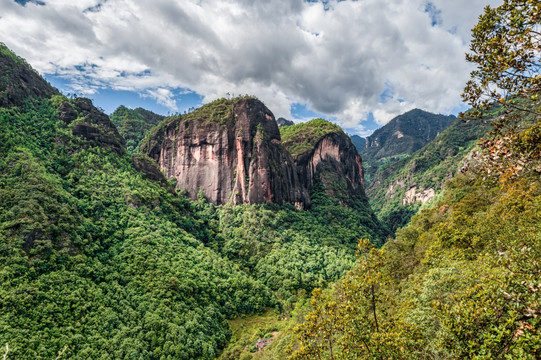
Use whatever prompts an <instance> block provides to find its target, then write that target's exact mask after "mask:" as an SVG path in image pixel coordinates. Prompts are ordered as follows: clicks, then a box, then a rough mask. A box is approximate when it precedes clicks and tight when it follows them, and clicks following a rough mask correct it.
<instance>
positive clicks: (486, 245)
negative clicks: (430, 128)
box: [0, 0, 541, 360]
mask: <svg viewBox="0 0 541 360" xmlns="http://www.w3.org/2000/svg"><path fill="white" fill-rule="evenodd" d="M540 14H541V5H540V4H539V2H537V1H530V0H523V1H520V0H514V1H512V0H505V1H504V4H503V5H501V6H500V7H497V8H489V7H487V9H486V10H485V14H484V15H483V16H481V17H480V19H479V23H478V24H477V25H476V27H475V28H474V29H473V33H472V34H473V40H472V44H471V50H470V52H469V53H468V54H467V59H468V60H469V61H470V62H472V63H473V64H475V65H476V66H477V70H476V71H474V72H473V73H472V78H471V81H470V82H468V84H466V85H465V86H466V87H465V90H464V94H463V97H464V100H465V101H466V102H467V103H468V104H469V105H470V106H471V109H470V110H469V111H467V112H466V113H465V114H462V116H461V118H460V119H457V120H456V121H455V122H454V123H453V124H452V125H451V126H450V127H449V128H447V130H445V131H444V132H442V133H441V134H440V135H438V137H436V138H435V139H434V140H433V141H432V142H430V143H429V144H428V145H426V146H425V147H423V148H422V149H420V150H419V151H417V152H415V153H414V154H412V155H411V156H410V155H408V157H403V158H402V159H399V160H398V161H395V162H392V163H383V164H382V165H381V166H380V167H379V168H378V170H377V172H375V177H380V179H381V180H382V181H381V184H380V186H381V187H380V188H377V189H376V188H374V189H372V190H371V191H369V192H368V196H369V200H370V204H369V203H368V200H367V199H366V198H354V199H349V200H348V201H344V199H343V198H340V197H339V196H337V197H333V196H330V195H329V192H328V191H326V189H325V186H324V185H325V184H323V182H322V181H320V179H319V180H318V179H316V183H315V185H314V187H313V189H311V194H310V198H311V205H310V208H309V209H308V210H300V209H298V208H296V207H295V206H294V205H293V204H274V203H271V202H268V203H264V204H242V205H235V206H234V205H232V204H225V205H214V204H212V203H211V202H209V201H208V200H207V199H206V198H205V195H204V194H203V193H202V192H200V194H199V196H198V197H197V199H195V200H194V199H190V198H188V197H187V196H186V194H185V192H183V191H182V190H181V189H179V188H178V187H176V185H177V184H176V182H175V180H174V179H167V180H163V181H162V180H161V179H160V178H159V176H158V177H153V176H149V173H150V172H149V171H141V170H140V167H139V165H138V164H141V163H144V164H147V165H145V166H147V167H149V168H152V169H154V170H155V171H157V173H158V174H159V168H158V167H157V165H155V163H154V160H153V159H151V158H149V157H148V156H147V155H146V154H144V153H140V152H139V151H140V149H141V147H142V146H141V144H144V143H145V141H148V137H147V136H148V135H149V134H152V133H153V132H154V133H155V132H158V131H160V126H163V125H164V124H165V125H167V124H169V123H170V122H172V121H174V120H175V119H178V117H180V118H181V119H182V118H183V117H184V119H185V120H186V121H189V120H190V119H192V118H193V117H194V116H196V115H197V116H199V114H201V113H205V114H210V115H209V118H210V119H211V120H212V121H221V120H220V119H223V118H228V119H229V118H230V117H231V114H230V113H229V112H230V111H231V108H230V106H229V105H230V103H231V101H230V100H227V99H219V100H217V101H216V102H214V103H210V104H207V105H205V106H204V107H202V108H201V109H198V110H195V112H194V113H195V115H194V113H191V114H190V113H188V114H185V115H176V116H175V117H171V118H165V117H162V116H160V115H157V114H154V113H152V112H150V111H147V110H144V109H142V108H137V109H135V110H132V109H129V108H127V107H119V108H118V109H117V110H116V111H115V112H114V113H113V114H112V115H111V117H110V119H109V117H108V116H106V115H105V114H104V113H103V112H102V111H100V110H99V109H98V108H96V107H95V106H94V105H92V103H91V102H90V100H88V99H85V98H79V97H77V96H73V97H66V96H64V95H61V94H60V93H58V91H57V90H56V89H54V88H53V87H52V86H51V85H49V84H48V83H47V82H46V81H45V80H43V79H42V78H41V77H39V75H38V74H37V73H36V72H35V71H34V70H32V69H31V68H30V66H29V65H28V64H27V63H26V62H25V60H23V59H22V58H20V57H18V56H17V55H15V54H14V53H13V52H11V51H10V50H9V49H8V48H7V47H6V46H4V45H1V44H0V75H1V76H2V78H1V79H0V129H1V131H0V155H1V156H0V356H3V359H4V360H7V359H156V360H162V359H163V360H165V359H186V360H189V359H222V360H233V359H243V360H249V359H253V360H257V359H291V360H296V359H333V360H338V359H442V360H443V359H479V360H480V359H539V358H540V357H541V355H540V353H541V97H539V95H540V93H541V76H540V75H539V67H540V61H539V54H540V47H539V40H540V35H539V32H538V30H539V24H540V23H541V15H540ZM517 44H520V46H517ZM532 74H533V75H532ZM23 75H24V76H23ZM21 79H24V81H23V80H21ZM489 85H490V86H489ZM494 88H497V89H499V91H495V90H493V89H494ZM220 124H221V125H223V126H227V122H223V121H221V122H220ZM280 132H281V137H282V146H283V147H284V148H286V149H288V151H289V152H290V153H291V155H293V157H295V156H297V157H298V156H299V155H302V154H303V153H305V152H306V151H309V150H310V149H311V148H313V147H314V145H315V144H314V143H315V142H317V141H319V139H320V138H321V137H322V136H323V135H326V134H330V133H340V134H344V132H343V130H342V129H341V128H340V127H339V126H338V125H335V124H332V123H330V122H328V121H325V120H323V119H315V120H312V121H311V122H307V123H305V124H301V125H292V126H287V127H283V128H281V129H280ZM145 137H146V140H145ZM479 137H482V138H481V139H479ZM143 147H144V146H143ZM465 165H467V166H465ZM459 166H462V167H463V169H462V170H463V171H454V170H453V171H452V176H449V169H456V168H458V167H459ZM402 178H409V179H410V180H411V181H415V182H416V184H418V185H422V186H424V187H429V186H431V187H437V189H438V193H437V196H436V197H435V198H434V199H433V200H432V201H431V202H429V203H427V204H425V205H423V206H419V204H413V205H411V206H401V204H400V202H399V199H400V197H401V196H403V193H400V196H397V197H396V198H393V199H390V198H386V197H385V189H386V187H388V186H389V185H390V184H391V183H393V182H394V181H397V180H398V179H402ZM341 196H342V197H343V196H345V195H344V194H341ZM363 196H364V195H363ZM261 340H266V341H267V343H265V346H263V348H262V349H259V348H258V343H259V342H260V341H261Z"/></svg>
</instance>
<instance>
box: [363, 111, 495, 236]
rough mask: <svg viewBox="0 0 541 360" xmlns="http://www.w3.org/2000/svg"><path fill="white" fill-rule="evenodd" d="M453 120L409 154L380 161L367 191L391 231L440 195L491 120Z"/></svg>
mask: <svg viewBox="0 0 541 360" xmlns="http://www.w3.org/2000/svg"><path fill="white" fill-rule="evenodd" d="M495 116H497V111H496V112H495V114H494V115H492V116H489V117H485V118H484V119H483V120H482V121H475V120H473V119H467V120H462V119H455V120H454V122H453V123H452V124H451V125H450V126H449V127H448V128H447V129H445V130H444V131H443V132H442V133H441V134H439V135H438V136H436V138H435V139H434V140H433V141H431V142H430V143H428V145H426V146H424V147H423V148H421V149H420V150H418V151H417V152H415V153H414V154H412V155H409V156H408V155H407V154H404V156H403V157H402V159H400V160H397V161H394V162H388V163H384V164H381V165H380V166H379V168H378V169H377V171H376V172H375V174H374V175H373V179H372V182H371V183H370V185H369V186H368V187H367V189H366V192H367V194H368V197H369V199H370V203H371V206H372V208H373V209H374V211H375V212H376V214H378V217H379V218H380V219H381V221H382V222H383V223H384V224H386V225H387V226H388V227H389V229H390V230H391V231H392V232H394V231H396V229H398V228H400V227H402V226H404V225H406V224H407V223H408V222H409V220H410V218H411V216H413V215H414V214H415V213H416V212H417V211H418V210H419V208H420V207H421V206H422V205H423V204H425V203H427V202H430V201H431V200H432V199H434V198H435V197H436V196H437V195H438V194H440V192H441V190H442V188H443V185H444V183H445V181H447V180H449V179H451V178H452V177H453V176H454V175H456V174H457V173H459V172H460V169H462V170H465V169H466V168H467V167H468V164H469V162H471V161H472V157H471V156H472V154H471V153H472V151H473V150H474V149H475V146H476V144H477V142H478V139H479V138H480V137H482V136H484V135H486V134H487V133H488V132H489V131H490V130H491V129H492V126H491V120H492V119H493V118H494V117H495Z"/></svg>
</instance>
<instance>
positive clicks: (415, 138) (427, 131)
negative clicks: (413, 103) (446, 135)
mask: <svg viewBox="0 0 541 360" xmlns="http://www.w3.org/2000/svg"><path fill="white" fill-rule="evenodd" d="M453 120H455V117H454V116H452V115H449V116H444V115H436V114H431V113H429V112H426V111H423V110H419V109H414V110H410V111H408V112H406V113H404V114H402V115H399V116H397V117H395V118H394V119H392V120H391V121H389V122H388V123H387V124H386V125H385V126H383V127H381V128H379V129H377V130H376V131H374V133H373V134H372V135H370V136H368V137H367V138H366V148H365V149H364V150H363V155H364V156H365V157H366V158H370V159H373V160H379V159H382V158H385V157H390V156H396V155H402V154H412V153H414V152H415V151H417V150H419V149H420V148H422V147H423V146H425V145H426V144H428V143H429V142H430V141H431V140H432V139H434V138H435V137H436V136H437V135H438V134H439V133H441V132H442V131H443V130H444V129H445V128H446V127H447V126H449V125H450V124H451V122H453Z"/></svg>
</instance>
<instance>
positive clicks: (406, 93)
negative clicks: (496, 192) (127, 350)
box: [0, 0, 498, 130]
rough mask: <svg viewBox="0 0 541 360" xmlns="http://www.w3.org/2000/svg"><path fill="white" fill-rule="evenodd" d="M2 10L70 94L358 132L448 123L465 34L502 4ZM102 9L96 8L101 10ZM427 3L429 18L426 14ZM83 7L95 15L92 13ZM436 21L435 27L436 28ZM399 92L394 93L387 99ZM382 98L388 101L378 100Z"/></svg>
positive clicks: (133, 4) (2, 35)
mask: <svg viewBox="0 0 541 360" xmlns="http://www.w3.org/2000/svg"><path fill="white" fill-rule="evenodd" d="M45 3H46V5H45V6H38V5H36V4H33V3H27V4H26V6H24V7H23V6H20V5H18V4H15V2H13V1H10V0H0V6H1V8H2V17H1V18H0V39H2V41H4V42H5V43H6V44H7V45H8V46H9V47H10V48H11V49H12V50H14V51H15V52H16V53H18V54H19V55H21V56H23V57H24V58H26V59H27V60H28V62H29V63H31V64H32V65H33V66H34V67H35V68H37V70H38V71H40V72H42V73H59V74H62V75H64V76H66V77H68V78H72V79H73V80H72V81H73V84H74V85H73V87H74V89H77V88H79V89H83V90H84V89H86V91H87V92H88V91H96V90H97V89H99V88H100V87H112V88H114V89H124V90H135V91H138V92H140V93H141V94H146V95H147V96H152V97H154V98H156V99H157V100H158V101H160V103H162V104H164V105H165V106H167V107H169V108H171V109H175V108H176V104H174V101H173V97H172V93H171V91H170V90H169V89H173V88H177V87H182V88H189V89H191V90H193V91H195V92H197V93H198V94H201V95H202V96H203V97H204V101H210V100H212V99H214V98H217V97H221V96H224V95H225V94H226V93H227V92H229V93H235V94H245V93H247V94H254V95H256V96H258V97H259V98H260V99H262V100H263V101H264V102H265V103H266V105H267V106H268V107H269V108H270V109H271V110H272V111H273V112H274V113H275V115H276V116H277V117H278V116H284V117H288V118H291V114H290V106H291V104H293V103H303V104H307V105H308V107H309V108H311V109H312V110H314V111H316V112H319V113H324V114H326V115H328V116H333V117H335V118H336V119H337V120H338V121H339V122H340V123H341V125H343V126H344V127H347V128H350V129H355V128H357V129H359V130H362V129H363V126H362V123H360V122H361V120H363V119H366V118H367V115H368V113H369V112H372V113H373V114H374V117H375V119H376V121H377V122H378V123H380V124H384V123H386V122H387V121H388V120H390V119H391V118H392V117H393V116H396V115H398V114H400V113H402V112H404V111H406V110H409V109H411V108H414V107H419V108H422V109H425V110H429V111H433V112H442V113H449V112H450V111H452V110H453V109H455V108H457V106H459V104H460V101H461V100H460V93H461V91H462V88H463V86H464V83H465V81H466V80H467V78H468V76H469V72H470V70H471V66H470V65H468V64H467V63H466V62H465V60H464V53H465V52H466V51H467V49H468V41H469V36H470V35H469V31H470V28H471V27H472V26H473V25H474V24H475V23H476V21H477V17H478V15H479V14H480V13H481V12H482V9H483V7H484V6H486V5H487V4H491V5H497V4H498V2H497V1H495V0H468V1H466V0H454V1H445V0H432V1H430V2H428V1H426V0H363V1H340V2H338V1H336V0H329V1H328V2H326V5H325V6H324V5H322V4H321V3H313V2H304V1H301V0H292V1H287V2H284V1H278V0H267V1H255V0H237V1H233V0H225V1H224V0H193V1H189V0H178V1H169V0H138V1H135V0H109V1H98V0H79V1H76V2H75V1H71V0H48V1H46V2H45ZM100 4H101V5H100ZM427 4H431V5H429V8H430V11H429V12H426V11H425V9H427ZM88 9H91V11H89V10H88ZM431 15H432V16H435V15H437V23H438V24H437V25H436V26H432V21H433V18H431ZM390 88H392V92H390V91H389V89H390ZM386 90H387V93H388V94H389V93H392V97H386V99H385V101H382V98H381V94H382V93H383V92H384V91H386Z"/></svg>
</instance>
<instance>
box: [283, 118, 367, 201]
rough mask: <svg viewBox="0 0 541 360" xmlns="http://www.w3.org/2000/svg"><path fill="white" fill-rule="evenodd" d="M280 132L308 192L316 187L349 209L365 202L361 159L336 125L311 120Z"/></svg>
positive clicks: (321, 120) (320, 120)
mask: <svg viewBox="0 0 541 360" xmlns="http://www.w3.org/2000/svg"><path fill="white" fill-rule="evenodd" d="M280 133H281V136H282V144H283V146H284V147H285V148H286V150H287V151H289V153H290V154H291V155H292V156H293V159H294V160H295V165H296V166H297V169H298V170H297V171H298V172H299V178H300V179H301V182H303V186H304V187H305V188H306V189H308V192H312V190H313V189H314V187H315V186H317V185H320V186H322V188H323V189H324V190H325V191H326V193H327V195H328V196H330V197H333V198H338V199H341V201H342V202H343V203H344V204H346V203H347V204H349V205H350V206H351V205H352V204H353V203H355V201H357V200H360V201H363V200H365V199H366V197H365V194H364V184H363V178H364V176H363V166H362V162H361V157H360V156H359V154H358V153H357V150H356V148H355V147H354V145H353V144H352V142H351V140H350V138H349V136H347V135H346V134H345V133H344V131H343V130H342V129H341V128H340V127H339V126H338V125H335V124H333V123H331V122H328V121H326V120H323V119H314V120H312V121H309V122H306V123H301V124H297V125H292V126H288V127H282V128H280Z"/></svg>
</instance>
